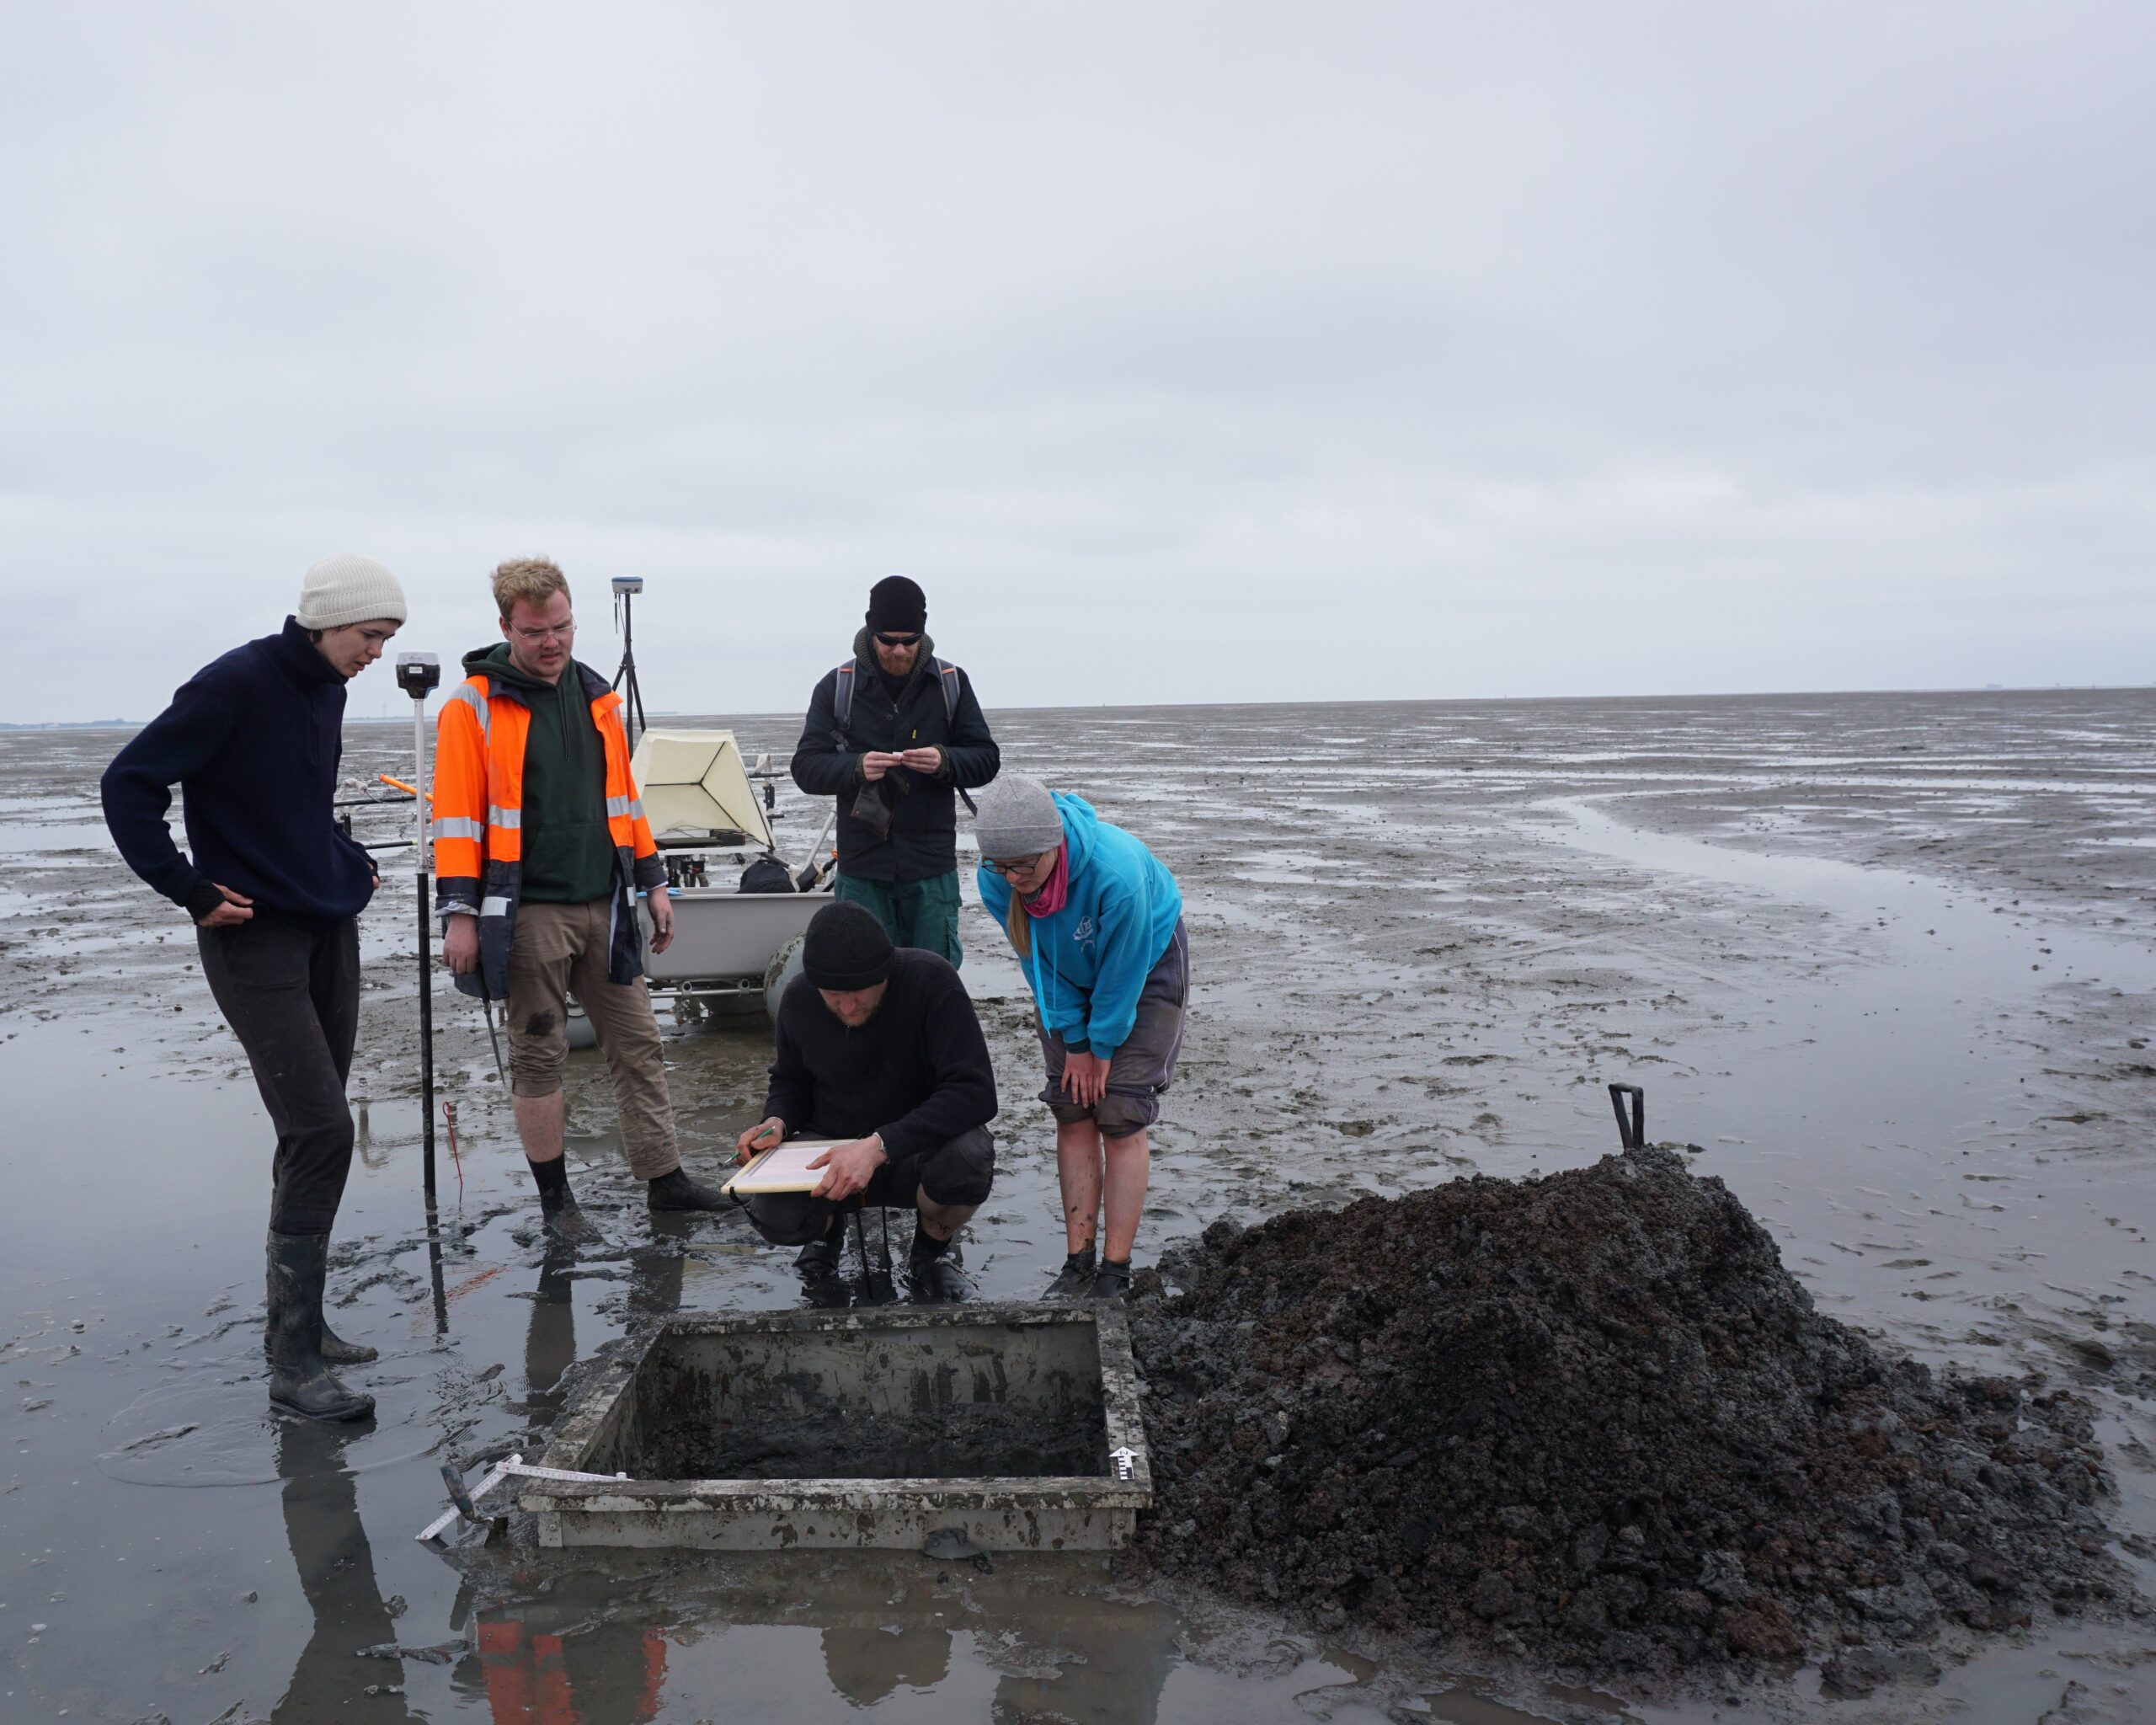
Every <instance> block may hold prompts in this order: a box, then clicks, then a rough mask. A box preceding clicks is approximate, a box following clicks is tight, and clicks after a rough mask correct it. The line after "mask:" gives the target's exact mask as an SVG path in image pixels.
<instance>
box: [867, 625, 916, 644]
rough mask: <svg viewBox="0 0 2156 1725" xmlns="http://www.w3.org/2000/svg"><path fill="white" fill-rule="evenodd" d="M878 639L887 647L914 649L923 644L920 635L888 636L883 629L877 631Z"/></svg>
mask: <svg viewBox="0 0 2156 1725" xmlns="http://www.w3.org/2000/svg"><path fill="white" fill-rule="evenodd" d="M876 638H877V639H878V640H879V641H881V642H882V643H883V644H884V645H885V646H886V647H913V646H917V645H919V644H920V642H921V637H920V636H918V635H887V634H885V633H883V631H882V630H881V629H878V630H877V632H876Z"/></svg>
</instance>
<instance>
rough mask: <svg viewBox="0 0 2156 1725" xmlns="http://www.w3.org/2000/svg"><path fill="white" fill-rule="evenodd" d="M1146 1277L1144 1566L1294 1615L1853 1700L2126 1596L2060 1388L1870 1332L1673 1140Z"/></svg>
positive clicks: (1138, 1335)
mask: <svg viewBox="0 0 2156 1725" xmlns="http://www.w3.org/2000/svg"><path fill="white" fill-rule="evenodd" d="M1161 1268H1162V1274H1163V1275H1164V1276H1165V1277H1166V1279H1167V1280H1168V1281H1169V1282H1170V1283H1171V1284H1180V1285H1181V1286H1182V1288H1184V1289H1185V1290H1187V1291H1185V1292H1184V1293H1182V1294H1181V1295H1178V1296H1175V1297H1169V1296H1167V1295H1165V1294H1164V1293H1162V1292H1161V1291H1160V1290H1156V1289H1155V1290H1148V1291H1146V1292H1145V1293H1144V1294H1143V1295H1141V1296H1140V1297H1139V1298H1138V1299H1137V1300H1134V1303H1133V1306H1132V1321H1133V1327H1134V1339H1135V1342H1136V1345H1137V1349H1138V1354H1139V1360H1140V1363H1141V1365H1142V1366H1143V1369H1144V1370H1145V1375H1146V1377H1147V1379H1148V1381H1149V1382H1150V1395H1149V1397H1148V1398H1147V1402H1146V1429H1147V1433H1148V1436H1149V1438H1150V1444H1151V1449H1152V1459H1153V1467H1154V1477H1155V1487H1156V1492H1157V1498H1156V1505H1157V1509H1156V1513H1155V1514H1153V1515H1152V1516H1150V1517H1149V1518H1147V1522H1146V1525H1145V1529H1144V1530H1143V1532H1142V1533H1141V1536H1140V1537H1141V1539H1142V1541H1144V1543H1145V1546H1146V1548H1147V1550H1146V1555H1148V1556H1149V1557H1150V1558H1151V1559H1152V1560H1153V1561H1155V1562H1157V1563H1158V1564H1159V1565H1160V1566H1161V1567H1162V1568H1164V1569H1165V1570H1166V1571H1168V1572H1169V1573H1171V1574H1177V1575H1180V1576H1182V1577H1184V1578H1188V1579H1190V1580H1192V1581H1193V1582H1198V1583H1203V1584H1206V1585H1209V1586H1211V1587H1214V1588H1219V1589H1225V1590H1226V1591H1227V1592H1229V1593H1230V1594H1235V1595H1237V1596H1239V1597H1241V1598H1243V1599H1250V1600H1253V1601H1258V1600H1262V1601H1265V1602H1267V1603H1269V1604H1273V1605H1279V1606H1281V1607H1283V1608H1285V1609H1287V1610H1290V1611H1292V1612H1296V1613H1299V1614H1305V1615H1307V1616H1310V1617H1312V1618H1314V1619H1315V1621H1317V1622H1318V1623H1319V1624H1320V1625H1321V1626H1335V1627H1337V1626H1340V1625H1342V1624H1343V1623H1345V1622H1348V1621H1358V1622H1362V1623H1366V1624H1368V1625H1370V1626H1373V1627H1375V1628H1378V1629H1380V1630H1385V1631H1391V1632H1412V1633H1416V1634H1430V1635H1434V1636H1437V1637H1444V1638H1447V1639H1451V1638H1458V1637H1465V1638H1467V1639H1469V1640H1470V1641H1481V1642H1486V1643H1488V1644H1491V1645H1493V1646H1495V1647H1496V1648H1499V1649H1502V1650H1503V1651H1506V1652H1508V1653H1514V1654H1518V1655H1529V1656H1532V1657H1534V1658H1537V1659H1539V1660H1547V1661H1554V1662H1556V1663H1558V1664H1565V1665H1570V1666H1573V1667H1579V1668H1586V1669H1590V1670H1593V1671H1599V1672H1635V1673H1646V1674H1660V1675H1674V1674H1679V1673H1681V1672H1683V1671H1684V1670H1686V1669H1691V1668H1700V1667H1710V1666H1718V1665H1719V1666H1727V1665H1732V1664H1737V1665H1742V1664H1748V1663H1751V1662H1760V1661H1777V1660H1784V1659H1790V1658H1796V1657H1798V1656H1800V1655H1807V1654H1808V1655H1810V1656H1812V1657H1815V1658H1821V1659H1823V1660H1827V1661H1829V1662H1830V1663H1829V1664H1828V1680H1829V1682H1830V1683H1832V1682H1834V1681H1837V1680H1843V1681H1845V1682H1846V1684H1847V1686H1848V1688H1849V1690H1861V1689H1862V1688H1865V1687H1868V1686H1869V1685H1870V1682H1872V1681H1876V1680H1883V1679H1885V1678H1888V1677H1891V1676H1892V1675H1895V1674H1901V1673H1902V1672H1903V1671H1904V1670H1905V1669H1908V1668H1909V1667H1910V1664H1911V1660H1910V1658H1909V1657H1908V1656H1906V1655H1904V1654H1903V1653H1902V1651H1901V1650H1904V1649H1911V1648H1923V1647H1924V1645H1925V1644H1926V1643H1929V1642H1932V1641H1933V1640H1934V1638H1935V1637H1938V1636H1939V1635H1940V1633H1941V1632H1942V1629H1944V1628H1947V1627H1948V1626H1951V1625H1953V1624H1956V1623H1958V1624H1960V1625H1965V1626H1968V1627H1969V1628H1971V1629H1974V1630H2003V1629H2008V1628H2011V1627H2015V1626H2020V1625H2025V1624H2028V1623H2029V1622H2031V1620H2032V1618H2033V1617H2035V1616H2036V1615H2037V1614H2040V1613H2044V1614H2048V1613H2052V1612H2060V1613H2073V1612H2077V1611H2079V1610H2083V1609H2084V1608H2085V1607H2088V1606H2089V1605H2091V1604H2092V1603H2094V1602H2100V1601H2104V1600H2108V1599H2123V1598H2125V1597H2127V1593H2128V1589H2127V1583H2126V1582H2125V1580H2124V1579H2123V1576H2122V1572H2121V1569H2120V1568H2119V1567H2118V1566H2117V1565H2116V1562H2115V1560H2114V1559H2113V1558H2112V1557H2110V1555H2109V1554H2108V1552H2107V1550H2106V1536H2105V1527H2104V1524H2103V1522H2102V1519H2101V1518H2100V1515H2099V1514H2098V1511H2097V1508H2096V1505H2097V1504H2098V1503H2099V1502H2100V1499H2102V1498H2104V1497H2105V1496H2106V1495H2107V1494H2108V1493H2109V1492H2110V1490H2111V1482H2110V1480H2109V1478H2108V1477H2107V1476H2106V1474H2105V1471H2104V1468H2103V1466H2102V1462H2101V1460H2100V1452H2099V1450H2098V1449H2097V1446H2096V1444H2095V1440H2094V1438H2093V1437H2092V1435H2091V1430H2090V1423H2089V1408H2088V1407H2087V1405H2086V1404H2085V1403H2084V1402H2082V1401H2080V1400H2079V1398H2077V1397H2073V1396H2072V1395H2070V1394H2067V1393H2063V1392H2058V1391H2047V1390H2046V1389H2044V1388H2042V1387H2041V1386H2040V1385H2038V1384H2036V1383H2034V1382H2031V1383H2015V1382H2009V1381H2004V1380H2000V1379H1996V1378H1971V1377H1962V1376H1957V1375H1953V1374H1951V1373H1947V1374H1943V1375H1935V1374H1934V1373H1932V1372H1931V1371H1929V1370H1927V1369H1926V1368H1925V1367H1924V1366H1922V1365H1917V1364H1914V1363H1912V1362H1909V1361H1906V1360H1901V1359H1892V1358H1890V1357H1888V1356H1887V1355H1885V1354H1882V1353H1881V1351H1880V1350H1879V1349H1878V1348H1876V1347H1875V1346H1874V1345H1873V1344H1872V1343H1870V1342H1869V1341H1868V1340H1866V1339H1865V1337H1863V1336H1862V1335H1860V1334H1859V1333H1858V1332H1855V1331H1854V1330H1851V1329H1849V1328H1848V1327H1845V1326H1844V1325H1842V1324H1840V1323H1838V1322H1835V1321H1834V1320H1833V1318H1830V1317H1826V1316H1822V1315H1821V1314H1819V1313H1818V1312H1817V1311H1814V1310H1813V1309H1812V1300H1811V1298H1810V1296H1809V1295H1806V1292H1805V1291H1804V1290H1803V1289H1802V1288H1801V1286H1800V1285H1799V1284H1797V1282H1796V1279H1795V1278H1794V1277H1792V1276H1791V1275H1790V1274H1789V1273H1788V1271H1786V1270H1785V1269H1784V1268H1783V1267H1782V1264H1781V1262H1780V1257H1779V1255H1778V1253H1777V1252H1776V1251H1775V1248H1774V1242H1773V1241H1772V1240H1771V1239H1770V1238H1769V1236H1768V1234H1767V1232H1766V1231H1765V1230H1764V1229H1763V1228H1762V1227H1761V1226H1759V1225H1758V1223H1757V1222H1756V1221H1754V1220H1753V1218H1752V1217H1751V1215H1749V1214H1748V1212H1747V1211H1746V1210H1745V1209H1744V1207H1743V1205H1742V1204H1739V1203H1738V1202H1737V1199H1736V1198H1734V1197H1733V1196H1732V1194H1730V1193H1729V1192H1728V1191H1727V1190H1726V1188H1724V1187H1723V1185H1722V1183H1721V1182H1720V1181H1719V1180H1715V1179H1698V1178H1694V1177H1693V1176H1692V1175H1691V1174H1690V1172H1689V1171H1688V1170H1687V1168H1686V1167H1685V1166H1684V1163H1683V1162H1682V1161H1681V1159H1680V1158H1679V1157H1678V1156H1676V1155H1674V1154H1673V1153H1671V1152H1669V1151H1662V1150H1658V1149H1652V1148H1650V1149H1645V1150H1639V1151H1631V1152H1629V1153H1627V1154H1625V1155H1623V1156H1611V1157H1609V1158H1607V1159H1605V1160H1604V1161H1603V1162H1600V1163H1598V1164H1597V1165H1596V1166H1594V1167H1590V1168H1585V1169H1582V1170H1579V1171H1577V1172H1567V1173H1562V1174H1557V1175H1554V1176H1551V1177H1550V1178H1546V1179H1529V1180H1525V1181H1505V1180H1495V1179H1486V1178H1476V1179H1469V1180H1461V1181H1458V1182H1454V1183H1452V1184H1449V1185H1446V1186H1443V1187H1439V1188H1436V1189H1435V1190H1433V1191H1428V1192H1424V1193H1420V1194H1415V1195H1412V1196H1410V1197H1407V1198H1403V1199H1396V1200H1388V1199H1365V1200H1363V1201H1361V1202H1358V1203H1356V1204H1351V1205H1349V1206H1348V1208H1346V1209H1345V1210H1338V1211H1333V1212H1321V1211H1314V1210H1304V1211H1296V1212H1293V1213H1290V1214H1288V1215H1280V1216H1277V1217H1275V1218H1273V1220H1270V1221H1268V1222H1266V1223H1265V1224H1263V1225H1262V1226H1258V1227H1255V1228H1251V1229H1249V1230H1247V1231H1241V1232H1238V1231H1235V1229H1234V1228H1233V1227H1232V1226H1230V1225H1228V1224H1225V1223H1216V1224H1214V1226H1213V1227H1212V1228H1210V1229H1209V1230H1207V1231H1206V1233H1205V1236H1204V1237H1203V1240H1201V1241H1198V1242H1193V1243H1191V1244H1190V1245H1189V1246H1187V1247H1183V1248H1181V1249H1179V1250H1178V1251H1177V1252H1171V1253H1170V1254H1169V1255H1168V1256H1167V1258H1166V1259H1164V1261H1163V1263H1162V1267H1161ZM1146 1280H1148V1281H1149V1282H1150V1279H1146ZM1915 1663H1916V1664H1928V1656H1924V1655H1918V1656H1916V1658H1915Z"/></svg>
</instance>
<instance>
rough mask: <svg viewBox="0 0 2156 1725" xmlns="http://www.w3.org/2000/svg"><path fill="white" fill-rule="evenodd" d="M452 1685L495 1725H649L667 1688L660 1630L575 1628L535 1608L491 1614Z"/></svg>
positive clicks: (559, 1615)
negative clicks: (481, 1708) (480, 1704)
mask: <svg viewBox="0 0 2156 1725" xmlns="http://www.w3.org/2000/svg"><path fill="white" fill-rule="evenodd" d="M473 1641H474V1642H475V1651H474V1652H473V1653H472V1654H471V1655H469V1656H467V1658H465V1660H464V1661H463V1663H462V1664H460V1665H459V1666H458V1667H457V1669H456V1674H455V1676H454V1678H453V1680H452V1681H453V1683H454V1685H455V1686H456V1689H457V1690H458V1691H459V1692H460V1693H462V1694H463V1695H466V1696H476V1697H478V1698H480V1699H482V1700H483V1701H484V1702H485V1703H486V1707H487V1716H488V1717H489V1718H490V1719H492V1720H493V1721H494V1725H647V1722H648V1721H649V1720H651V1719H653V1718H655V1717H657V1716H658V1713H659V1696H660V1693H661V1691H662V1690H664V1687H665V1684H666V1639H665V1637H664V1636H662V1635H660V1634H659V1632H658V1631H657V1630H656V1629H652V1628H636V1627H632V1626H629V1625H627V1624H622V1623H600V1624H597V1625H594V1624H592V1623H591V1622H590V1621H589V1620H588V1619H587V1620H585V1621H581V1622H579V1621H576V1619H575V1614H574V1613H573V1612H570V1611H568V1610H556V1611H551V1612H550V1611H547V1610H546V1609H545V1608H544V1607H538V1606H535V1607H532V1608H530V1609H528V1610H521V1611H487V1612H483V1613H482V1614H481V1616H480V1618H479V1622H478V1629H477V1632H476V1633H475V1635H474V1637H473Z"/></svg>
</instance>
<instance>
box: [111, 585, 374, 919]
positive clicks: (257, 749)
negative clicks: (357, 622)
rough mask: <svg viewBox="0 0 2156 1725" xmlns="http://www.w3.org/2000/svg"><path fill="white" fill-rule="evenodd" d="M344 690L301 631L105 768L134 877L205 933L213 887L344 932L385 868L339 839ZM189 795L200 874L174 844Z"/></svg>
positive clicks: (199, 695) (153, 727) (239, 654)
mask: <svg viewBox="0 0 2156 1725" xmlns="http://www.w3.org/2000/svg"><path fill="white" fill-rule="evenodd" d="M343 759H344V677H343V676H342V675H340V674H339V671H338V670H336V668H335V667H334V666H333V665H331V664H330V663H329V661H328V660H326V659H324V658H323V656H322V654H320V653H319V652H318V651H317V650H316V648H315V645H314V644H313V643H312V641H310V640H309V639H308V638H307V631H306V630H305V629H303V628H301V627H300V626H299V625H298V624H297V623H296V622H293V620H292V619H291V618H290V617H286V619H285V627H284V629H283V631H282V632H281V633H278V634H275V635H264V637H263V638H261V639H260V640H259V641H249V642H248V644H246V645H245V646H243V647H235V648H234V649H232V651H231V652H229V653H227V654H225V656H224V657H223V658H221V659H218V660H212V661H211V663H210V664H208V665H205V666H203V667H202V669H201V670H199V671H197V672H195V675H194V676H192V677H190V678H189V680H188V681H186V682H184V683H183V684H182V685H181V686H180V687H179V691H178V692H176V693H175V694H174V695H173V697H172V705H171V706H169V707H168V708H165V710H164V711H163V713H159V714H158V715H157V717H156V718H153V719H152V720H151V721H150V722H149V724H147V725H145V726H144V727H143V728H142V729H141V730H139V731H137V732H136V734H135V736H134V738H133V739H132V740H131V741H130V742H129V743H128V745H127V746H126V747H125V748H124V749H122V750H120V753H119V754H118V755H117V756H115V757H114V758H113V762H112V765H111V766H108V767H107V768H105V770H104V781H103V783H102V785H101V787H100V788H101V790H102V792H103V794H104V820H105V825H107V826H108V827H109V828H110V829H111V830H112V839H113V842H114V843H115V845H117V846H119V847H120V855H121V856H122V857H125V858H126V860H127V866H128V867H129V868H132V869H133V870H134V871H135V872H136V873H137V874H139V875H141V877H142V879H144V880H146V881H147V882H148V883H149V884H151V885H152V886H153V887H155V888H156V889H157V890H158V891H159V892H161V893H163V895H165V896H166V897H167V898H168V899H170V900H172V901H173V903H174V904H176V905H184V906H185V907H186V908H187V911H188V913H189V915H190V916H193V917H194V918H195V920H196V921H200V920H201V919H202V918H203V917H204V916H208V915H209V913H210V912H211V911H213V910H215V909H216V907H217V905H219V904H220V903H221V902H222V900H221V899H220V898H219V897H218V896H217V894H216V888H215V887H214V886H212V885H211V882H213V881H214V882H217V883H221V884H223V885H225V886H228V887H230V888H231V889H232V890H233V891H234V892H236V893H238V894H241V895H243V896H244V897H247V898H250V899H252V900H254V901H255V903H256V905H258V906H259V907H262V908H264V909H266V910H270V911H276V912H279V913H280V914H282V915H284V916H291V917H295V918H297V919H298V920H300V921H307V922H314V923H320V924H327V923H331V922H341V921H344V918H346V917H347V916H357V915H358V914H359V913H360V911H363V910H365V909H366V903H367V900H369V899H370V898H371V897H373V895H374V864H373V863H371V862H370V861H369V860H368V858H367V853H366V852H365V851H364V850H362V849H360V846H358V845H357V844H356V843H355V842H354V841H352V840H350V839H349V838H347V837H345V836H344V834H343V833H341V832H339V830H337V816H336V811H335V809H334V807H333V806H332V805H333V804H334V803H335V801H336V797H337V769H338V766H339V763H340V762H341V761H343ZM175 784H177V785H179V787H180V788H181V789H182V790H183V791H184V793H185V798H186V801H185V808H184V813H185V816H186V821H187V843H188V848H189V850H191V851H192V852H194V853H195V854H194V859H193V860H192V861H191V862H190V861H189V859H188V857H185V856H184V855H183V854H182V853H181V852H180V849H179V846H177V845H175V844H173V841H172V832H171V830H170V829H169V828H168V827H167V826H166V825H165V811H166V810H167V809H169V808H171V806H172V787H173V785H175Z"/></svg>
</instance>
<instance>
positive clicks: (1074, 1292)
mask: <svg viewBox="0 0 2156 1725" xmlns="http://www.w3.org/2000/svg"><path fill="white" fill-rule="evenodd" d="M1092 1291H1093V1248H1092V1247H1090V1246H1081V1247H1079V1248H1078V1250H1077V1251H1075V1252H1072V1253H1071V1254H1070V1257H1068V1258H1065V1259H1064V1260H1063V1269H1062V1272H1061V1274H1059V1275H1058V1276H1057V1277H1056V1279H1054V1281H1053V1282H1050V1283H1049V1284H1048V1291H1047V1292H1046V1293H1045V1294H1043V1295H1041V1298H1042V1299H1043V1300H1083V1299H1084V1298H1085V1297H1086V1295H1089V1294H1091V1292H1092Z"/></svg>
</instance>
